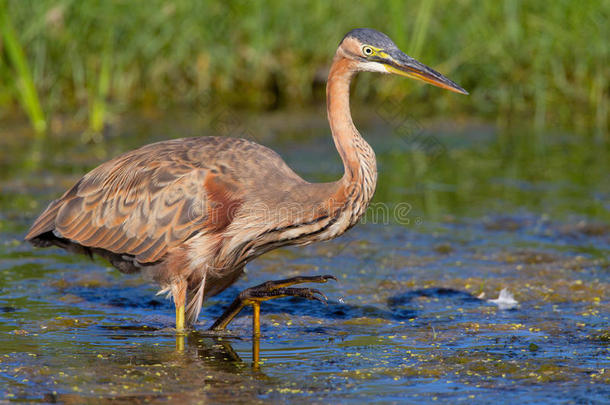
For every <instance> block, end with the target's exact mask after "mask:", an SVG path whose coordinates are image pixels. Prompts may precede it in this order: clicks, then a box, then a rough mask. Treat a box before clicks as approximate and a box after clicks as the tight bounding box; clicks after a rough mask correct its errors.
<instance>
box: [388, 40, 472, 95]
mask: <svg viewBox="0 0 610 405" xmlns="http://www.w3.org/2000/svg"><path fill="white" fill-rule="evenodd" d="M382 63H383V64H384V65H385V68H386V70H387V71H388V72H389V73H395V74H397V75H400V76H406V77H410V78H412V79H417V80H421V81H424V82H426V83H430V84H432V85H434V86H437V87H441V88H443V89H447V90H450V91H453V92H456V93H460V94H468V92H467V91H466V90H464V89H463V88H461V87H460V86H458V85H457V84H456V83H455V82H453V81H452V80H450V79H448V78H446V77H445V76H443V75H442V74H440V73H439V72H437V71H436V70H434V69H432V68H430V67H428V66H426V65H424V64H423V63H421V62H418V61H416V60H415V59H413V58H412V57H410V56H409V55H407V54H405V53H403V52H401V51H398V50H397V51H394V52H392V53H390V58H387V59H383V61H382Z"/></svg>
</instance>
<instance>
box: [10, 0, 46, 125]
mask: <svg viewBox="0 0 610 405" xmlns="http://www.w3.org/2000/svg"><path fill="white" fill-rule="evenodd" d="M0 40H1V41H2V43H3V45H4V47H5V49H6V55H7V59H8V61H9V62H10V63H11V67H12V69H13V70H12V77H13V80H12V83H13V84H14V87H15V92H16V93H17V97H18V99H19V101H20V103H21V106H22V107H23V109H24V110H25V111H26V113H27V115H28V117H29V118H30V122H31V123H32V127H33V128H34V131H35V132H36V133H37V134H43V133H44V132H45V131H46V128H47V122H46V119H45V116H44V113H43V111H42V108H41V107H40V101H39V99H38V93H37V91H36V87H35V86H34V81H33V79H32V74H31V72H30V67H29V65H28V61H27V58H26V56H25V54H24V52H23V49H22V47H21V44H20V43H19V40H18V39H17V33H16V32H15V29H14V28H13V25H12V23H11V19H10V16H9V14H8V13H7V10H6V1H5V0H0Z"/></svg>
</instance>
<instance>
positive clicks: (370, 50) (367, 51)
mask: <svg viewBox="0 0 610 405" xmlns="http://www.w3.org/2000/svg"><path fill="white" fill-rule="evenodd" d="M362 53H364V54H365V55H366V56H371V55H372V54H373V48H371V47H370V46H365V47H364V48H362Z"/></svg>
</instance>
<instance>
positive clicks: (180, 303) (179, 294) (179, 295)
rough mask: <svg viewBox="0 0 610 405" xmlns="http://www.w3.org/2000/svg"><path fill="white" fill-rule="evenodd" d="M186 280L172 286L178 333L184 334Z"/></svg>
mask: <svg viewBox="0 0 610 405" xmlns="http://www.w3.org/2000/svg"><path fill="white" fill-rule="evenodd" d="M186 287H187V282H186V280H182V279H179V280H177V281H175V282H174V284H172V295H173V297H174V305H175V306H176V331H178V332H184V307H185V304H186Z"/></svg>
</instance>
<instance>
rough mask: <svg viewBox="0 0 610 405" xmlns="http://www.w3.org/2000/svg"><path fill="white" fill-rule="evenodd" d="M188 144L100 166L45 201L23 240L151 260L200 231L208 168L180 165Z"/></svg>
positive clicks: (162, 146) (137, 153)
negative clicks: (55, 240)
mask: <svg viewBox="0 0 610 405" xmlns="http://www.w3.org/2000/svg"><path fill="white" fill-rule="evenodd" d="M186 141H191V140H186ZM187 143H189V142H187ZM191 143H192V141H191ZM190 146H191V145H188V144H187V145H180V143H178V142H175V141H168V142H162V143H158V144H153V145H148V146H146V147H143V148H140V149H138V150H135V151H132V152H129V153H127V154H124V155H122V156H119V157H118V158H116V159H114V160H111V161H109V162H106V163H104V164H102V165H100V166H99V167H97V168H96V169H94V170H92V171H91V172H90V173H88V174H87V175H85V176H84V177H83V178H82V179H81V180H80V181H79V182H78V183H77V184H76V185H75V186H74V187H73V188H72V189H70V190H68V192H66V193H65V194H64V195H63V196H62V197H61V198H60V199H58V200H56V201H54V202H52V203H51V204H50V205H49V207H48V208H47V209H46V210H45V211H44V212H43V213H42V214H41V215H40V217H39V218H38V219H37V220H36V222H35V223H34V225H33V226H32V228H31V229H30V231H29V232H28V235H27V236H26V239H28V240H33V239H35V238H36V237H37V236H39V235H41V234H43V233H46V232H49V231H53V232H54V234H55V235H56V236H58V237H62V238H66V239H70V240H71V241H73V242H76V243H78V244H81V245H83V246H87V247H95V248H102V249H106V250H109V251H111V252H114V253H120V254H129V255H134V256H135V257H136V259H137V260H138V261H140V262H142V263H149V262H155V261H158V260H159V259H161V258H162V257H163V255H164V254H165V253H166V252H167V251H168V250H169V249H171V248H172V247H174V246H177V245H178V244H180V243H183V242H184V241H185V240H187V239H188V238H190V237H191V236H193V235H195V234H196V233H198V232H202V231H205V219H206V216H207V212H206V210H205V209H204V208H205V207H206V206H207V205H208V204H207V195H206V190H205V187H204V179H205V176H206V174H207V172H208V170H207V168H206V167H205V166H203V164H202V162H197V161H192V160H189V159H185V157H187V156H188V154H187V153H186V152H187V151H188V149H189V147H190ZM185 149H186V151H185Z"/></svg>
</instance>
